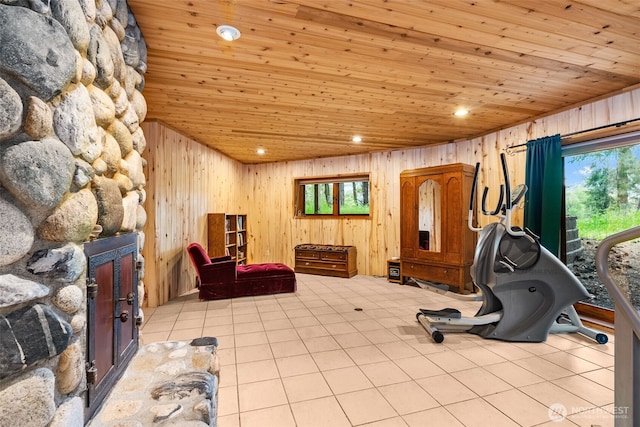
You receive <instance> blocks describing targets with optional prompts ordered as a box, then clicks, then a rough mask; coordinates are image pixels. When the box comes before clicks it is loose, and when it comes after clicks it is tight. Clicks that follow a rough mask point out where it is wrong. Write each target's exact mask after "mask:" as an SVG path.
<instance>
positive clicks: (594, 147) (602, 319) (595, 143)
mask: <svg viewBox="0 0 640 427" xmlns="http://www.w3.org/2000/svg"><path fill="white" fill-rule="evenodd" d="M638 139H640V129H639V128H638V126H632V127H631V129H625V131H621V130H620V129H615V130H609V129H607V130H605V131H602V132H598V131H595V132H592V133H588V134H587V135H579V136H577V137H574V138H571V137H568V138H566V139H565V138H563V140H562V147H561V151H562V161H563V163H564V159H565V158H566V157H571V156H575V155H578V154H585V153H590V152H595V151H601V150H609V149H614V148H620V147H625V146H629V145H636V144H637V142H636V141H638ZM563 169H564V168H563ZM565 191H566V189H565V188H564V170H563V190H562V193H563V201H562V205H563V206H562V211H563V217H566V214H567V211H566V206H565V200H564V197H565ZM560 232H561V237H562V240H561V246H562V248H561V254H560V255H561V259H562V261H563V262H565V263H566V249H567V248H566V222H565V220H564V218H563V221H562V226H561V229H560ZM575 308H576V311H577V312H578V314H579V315H580V316H581V317H582V318H583V320H585V321H586V322H588V323H591V324H595V325H597V326H599V327H601V328H603V329H605V330H607V329H608V330H611V331H613V329H614V316H615V310H614V309H611V308H607V307H602V306H598V305H595V304H592V303H589V302H585V301H578V302H577V303H576V304H575Z"/></svg>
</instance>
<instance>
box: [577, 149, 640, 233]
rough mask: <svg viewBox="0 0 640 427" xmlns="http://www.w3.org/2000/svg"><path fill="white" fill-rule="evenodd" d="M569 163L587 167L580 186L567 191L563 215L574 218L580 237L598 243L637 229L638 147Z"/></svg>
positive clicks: (590, 155) (581, 157)
mask: <svg viewBox="0 0 640 427" xmlns="http://www.w3.org/2000/svg"><path fill="white" fill-rule="evenodd" d="M567 160H568V161H569V162H570V163H578V162H580V163H582V164H584V163H588V164H589V168H588V171H589V174H588V175H587V176H586V177H585V180H584V182H583V184H581V185H574V186H572V187H570V188H567V191H566V192H565V198H566V202H565V203H566V212H567V215H573V216H576V217H577V222H578V228H579V229H580V237H582V238H588V239H598V240H601V239H603V238H605V237H607V236H609V235H611V234H613V233H616V232H619V231H622V230H625V229H627V228H631V227H634V226H637V225H640V211H639V210H638V203H639V202H638V197H639V191H638V190H639V188H640V172H639V171H640V160H639V157H638V146H637V145H636V146H626V147H619V148H614V149H611V150H603V151H598V152H593V153H587V154H581V155H578V156H574V157H571V158H569V159H567Z"/></svg>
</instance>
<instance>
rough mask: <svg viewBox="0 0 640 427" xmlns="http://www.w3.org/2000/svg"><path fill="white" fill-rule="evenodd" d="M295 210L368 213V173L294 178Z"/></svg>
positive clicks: (301, 213) (311, 213) (328, 213)
mask: <svg viewBox="0 0 640 427" xmlns="http://www.w3.org/2000/svg"><path fill="white" fill-rule="evenodd" d="M295 188H296V197H295V214H296V216H298V217H313V216H353V215H358V216H369V204H370V199H369V175H350V176H337V177H321V178H300V179H296V180H295Z"/></svg>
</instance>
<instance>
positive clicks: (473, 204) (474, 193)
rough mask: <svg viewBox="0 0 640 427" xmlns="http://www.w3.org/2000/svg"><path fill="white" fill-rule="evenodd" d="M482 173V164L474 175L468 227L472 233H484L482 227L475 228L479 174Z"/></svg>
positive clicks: (478, 163) (477, 164)
mask: <svg viewBox="0 0 640 427" xmlns="http://www.w3.org/2000/svg"><path fill="white" fill-rule="evenodd" d="M479 173H480V162H477V163H476V170H475V172H474V173H473V184H471V197H470V199H469V218H468V224H467V225H468V226H469V229H470V230H471V231H482V227H474V226H473V211H474V208H475V205H476V187H477V185H478V174H479Z"/></svg>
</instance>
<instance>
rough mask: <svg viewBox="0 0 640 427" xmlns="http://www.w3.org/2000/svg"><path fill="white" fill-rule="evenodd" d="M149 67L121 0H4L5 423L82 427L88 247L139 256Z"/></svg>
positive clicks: (0, 173) (0, 138)
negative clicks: (114, 241) (119, 239)
mask: <svg viewBox="0 0 640 427" xmlns="http://www.w3.org/2000/svg"><path fill="white" fill-rule="evenodd" d="M145 71H146V46H145V43H144V40H143V38H142V36H141V34H140V29H139V28H138V26H137V23H136V21H135V18H134V16H133V14H132V13H131V12H130V10H129V7H128V5H127V3H126V0H0V425H2V426H4V425H16V426H17V425H25V426H26V425H28V426H47V425H48V426H69V427H72V426H82V425H83V424H84V419H83V418H84V416H83V414H84V392H85V390H86V379H85V359H86V351H85V349H86V345H87V343H86V324H87V319H86V295H85V290H86V272H87V263H86V257H85V255H84V252H83V242H85V241H87V240H89V239H94V238H102V237H109V236H112V235H115V234H117V233H125V232H137V233H138V236H139V237H138V239H139V245H138V246H139V251H140V252H141V251H142V247H143V244H144V235H143V233H142V226H143V225H144V223H145V221H146V214H145V211H144V209H143V208H142V205H141V204H142V203H143V202H144V199H145V192H144V186H145V176H144V173H143V163H144V160H143V159H142V156H141V155H142V153H143V151H144V149H145V145H146V141H145V138H144V134H143V132H142V129H141V128H140V123H141V122H142V121H143V120H144V118H145V115H146V103H145V100H144V97H143V96H142V94H141V90H142V87H143V82H144V79H143V74H144V72H145ZM138 264H139V265H144V263H143V259H142V256H141V254H140V253H139V254H138ZM143 277H144V270H143V269H141V270H140V271H139V278H140V280H141V281H140V282H139V284H138V290H139V301H140V303H142V301H143V299H144V285H143V283H142V278H143Z"/></svg>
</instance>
